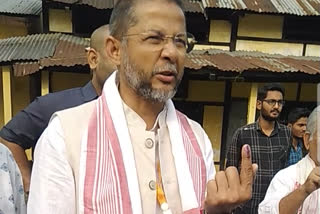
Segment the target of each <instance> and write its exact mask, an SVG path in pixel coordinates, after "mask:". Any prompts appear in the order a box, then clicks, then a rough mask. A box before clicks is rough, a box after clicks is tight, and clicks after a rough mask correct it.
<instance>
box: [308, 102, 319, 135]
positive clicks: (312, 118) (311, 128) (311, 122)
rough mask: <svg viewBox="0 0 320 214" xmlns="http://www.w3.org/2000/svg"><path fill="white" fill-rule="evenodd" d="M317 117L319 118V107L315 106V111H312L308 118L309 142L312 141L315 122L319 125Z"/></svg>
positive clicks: (315, 128)
mask: <svg viewBox="0 0 320 214" xmlns="http://www.w3.org/2000/svg"><path fill="white" fill-rule="evenodd" d="M319 117H320V105H319V106H317V107H316V108H315V109H313V111H312V112H311V114H310V115H309V117H308V122H307V131H308V132H309V133H310V140H312V138H313V135H314V133H315V132H316V130H317V121H318V122H319V124H320V119H318V118H319ZM318 128H319V127H318ZM318 134H319V133H318Z"/></svg>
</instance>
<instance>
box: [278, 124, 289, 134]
mask: <svg viewBox="0 0 320 214" xmlns="http://www.w3.org/2000/svg"><path fill="white" fill-rule="evenodd" d="M277 123H278V127H279V129H280V130H283V131H287V132H290V131H291V130H290V129H289V128H288V126H286V125H284V124H282V123H279V122H277Z"/></svg>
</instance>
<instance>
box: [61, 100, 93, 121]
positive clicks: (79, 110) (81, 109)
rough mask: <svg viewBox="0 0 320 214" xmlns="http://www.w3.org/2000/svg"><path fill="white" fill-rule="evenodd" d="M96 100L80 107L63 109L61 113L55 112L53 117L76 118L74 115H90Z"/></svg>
mask: <svg viewBox="0 0 320 214" xmlns="http://www.w3.org/2000/svg"><path fill="white" fill-rule="evenodd" d="M96 102H97V100H92V101H89V102H86V103H83V104H81V105H78V106H75V107H71V108H67V109H63V110H61V111H57V112H56V113H55V115H59V116H62V117H66V116H71V117H74V118H75V119H77V118H76V115H78V114H82V113H84V114H85V115H87V114H90V112H91V111H92V110H93V107H94V106H95V104H96Z"/></svg>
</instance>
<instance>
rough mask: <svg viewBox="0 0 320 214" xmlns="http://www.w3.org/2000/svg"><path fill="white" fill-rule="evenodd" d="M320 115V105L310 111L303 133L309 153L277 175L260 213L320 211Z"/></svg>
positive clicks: (309, 212)
mask: <svg viewBox="0 0 320 214" xmlns="http://www.w3.org/2000/svg"><path fill="white" fill-rule="evenodd" d="M319 118H320V106H318V107H316V108H315V109H314V110H313V111H312V113H311V114H310V116H309V118H308V122H307V130H306V132H305V134H304V136H303V142H304V145H305V147H306V148H307V149H308V150H309V153H308V154H307V155H306V156H305V157H304V158H302V159H301V160H300V161H299V162H298V163H296V164H293V165H291V166H289V167H287V168H285V169H283V170H280V171H279V172H278V173H277V174H276V175H275V176H274V178H273V179H272V181H271V183H270V186H269V188H268V191H267V194H266V197H265V198H264V200H263V201H262V202H261V204H260V205H259V214H265V213H268V214H292V213H298V214H316V213H320V164H319V161H320V160H319V158H318V157H319V154H318V152H319V148H318V147H319V146H320V138H319V134H320V133H319V124H320V121H319Z"/></svg>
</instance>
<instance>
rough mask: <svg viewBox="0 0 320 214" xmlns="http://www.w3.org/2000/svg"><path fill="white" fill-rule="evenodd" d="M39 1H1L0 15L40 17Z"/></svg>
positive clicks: (40, 3) (40, 4) (40, 5)
mask: <svg viewBox="0 0 320 214" xmlns="http://www.w3.org/2000/svg"><path fill="white" fill-rule="evenodd" d="M41 11H42V2H41V0H1V3H0V13H8V14H19V15H40V13H41Z"/></svg>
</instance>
